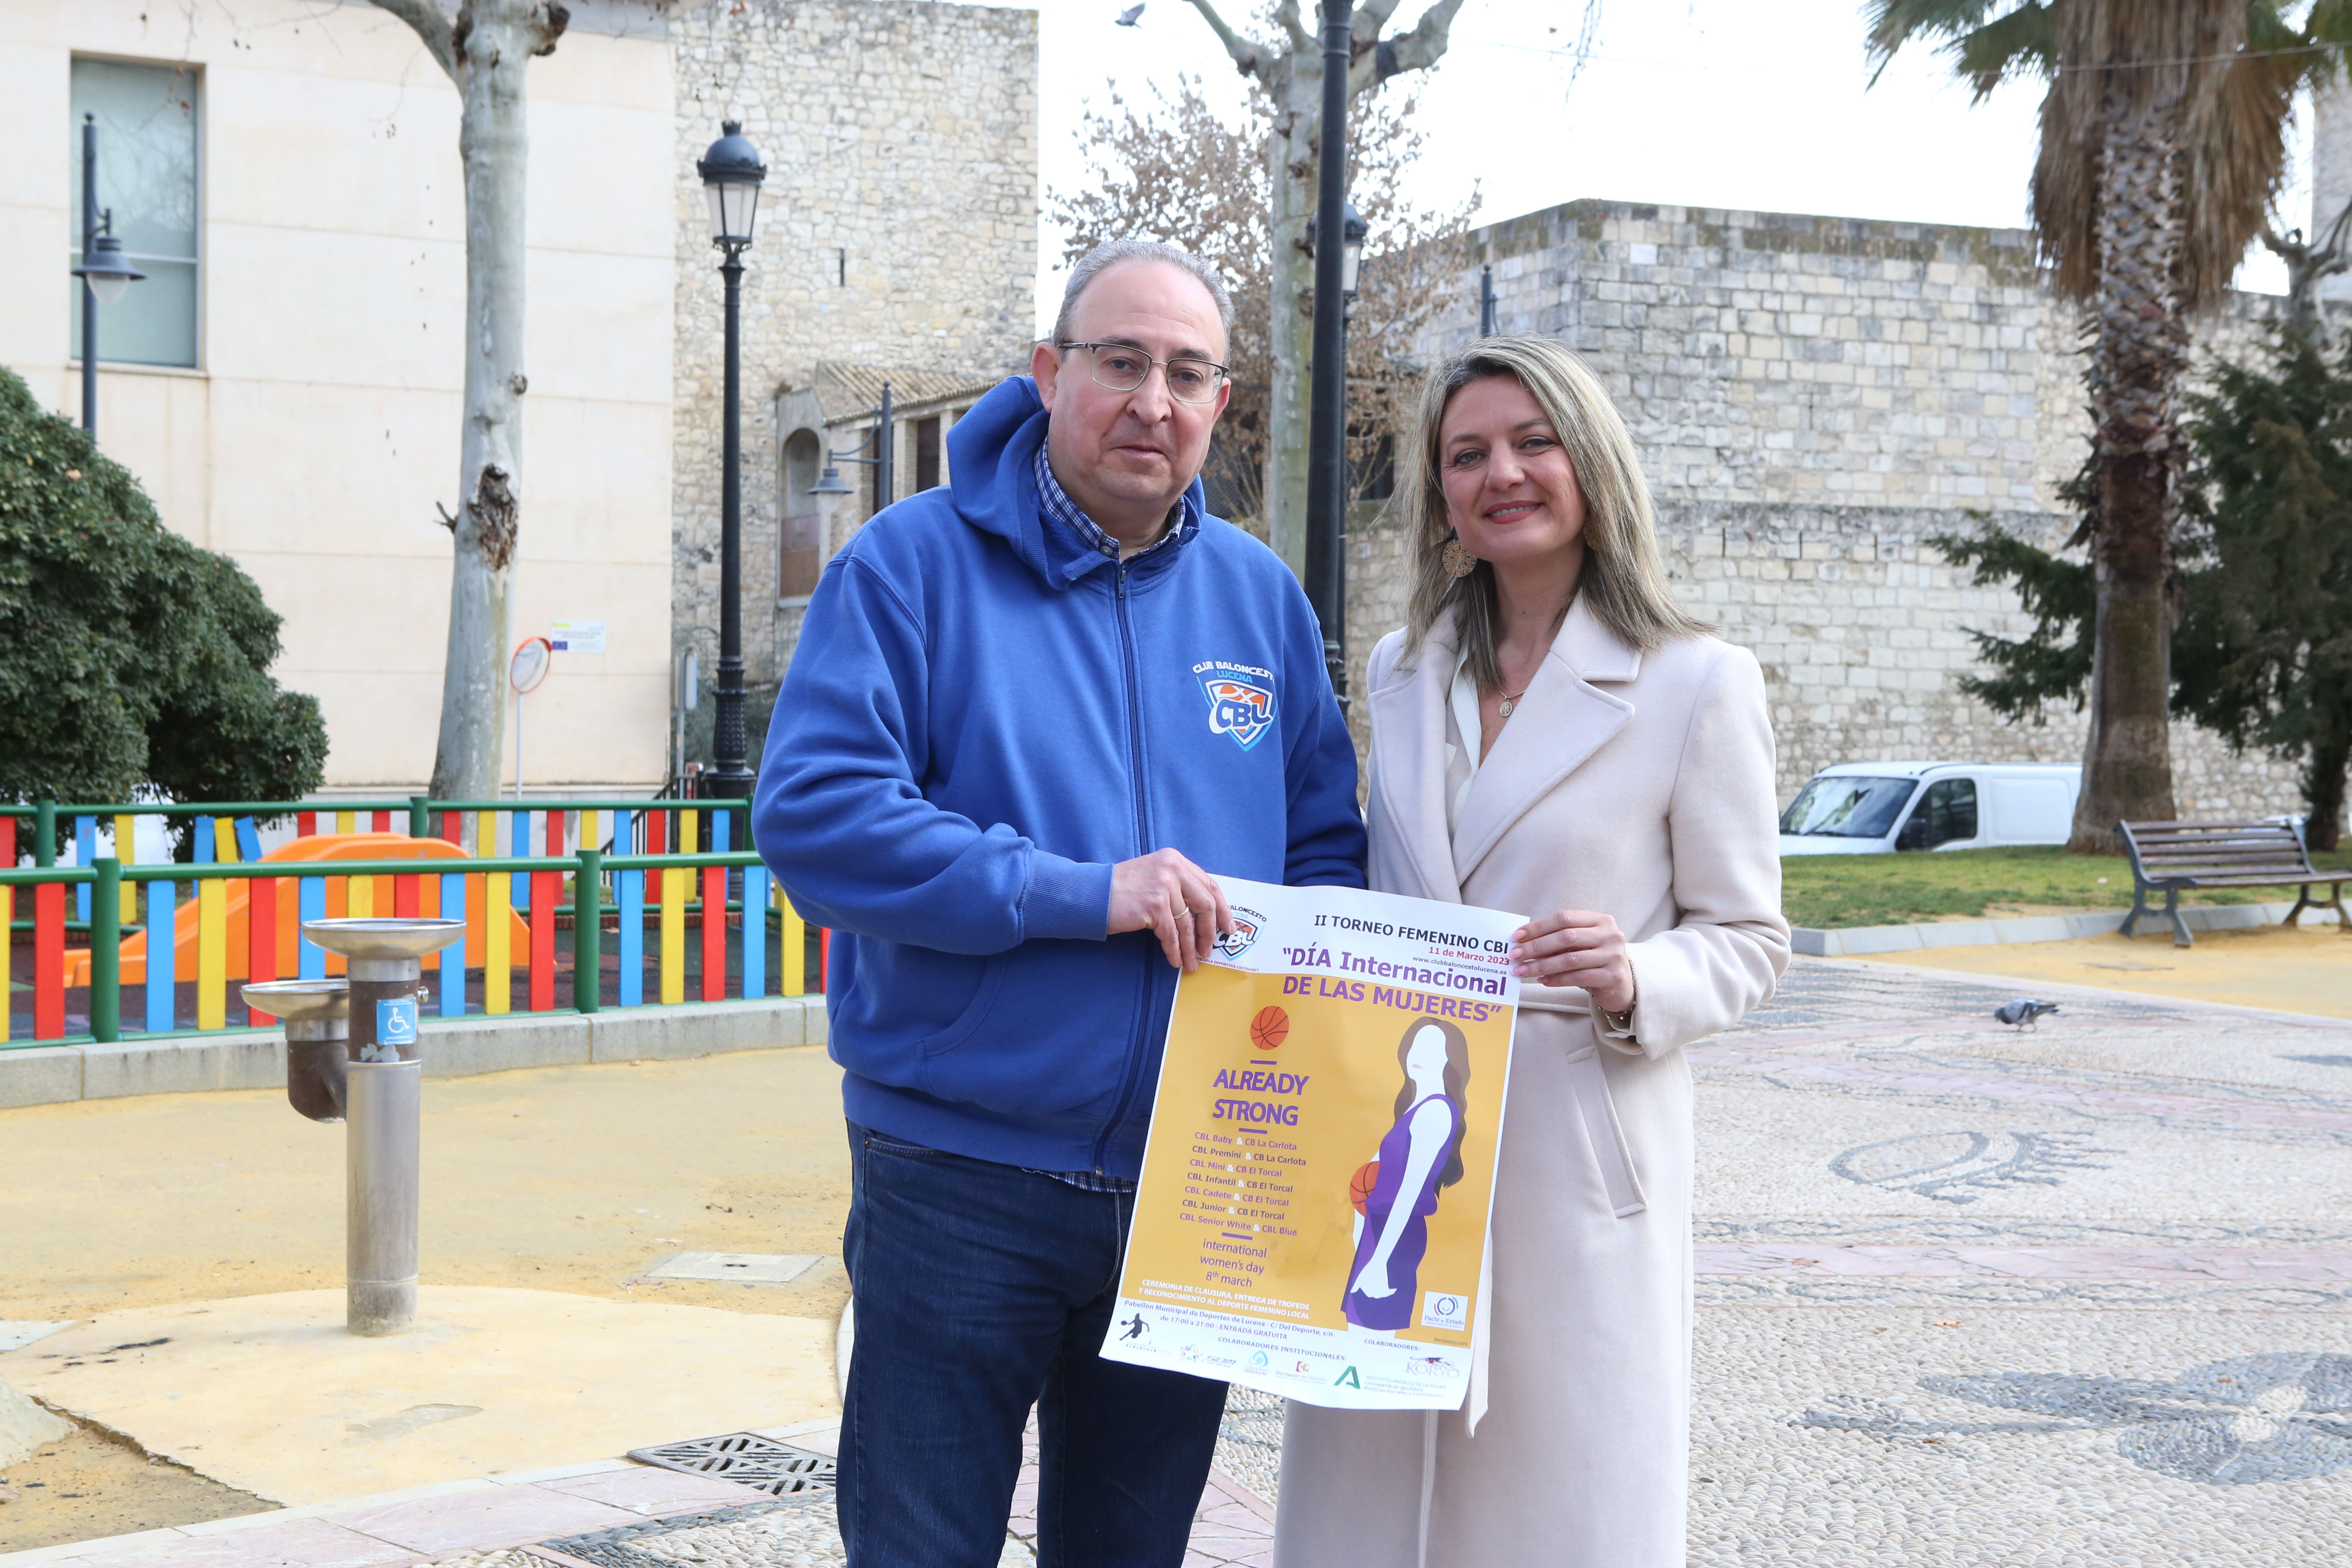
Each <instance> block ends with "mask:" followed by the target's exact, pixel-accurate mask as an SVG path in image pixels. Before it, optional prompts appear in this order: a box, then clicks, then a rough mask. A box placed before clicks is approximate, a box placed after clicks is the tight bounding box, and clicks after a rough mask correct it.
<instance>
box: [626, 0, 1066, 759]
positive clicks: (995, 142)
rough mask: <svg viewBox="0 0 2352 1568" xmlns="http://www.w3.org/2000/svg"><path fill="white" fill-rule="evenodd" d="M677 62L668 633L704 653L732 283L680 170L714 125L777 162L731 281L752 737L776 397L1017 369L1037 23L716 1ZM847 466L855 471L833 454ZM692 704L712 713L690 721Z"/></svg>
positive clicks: (1032, 179)
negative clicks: (885, 376) (863, 379)
mask: <svg viewBox="0 0 2352 1568" xmlns="http://www.w3.org/2000/svg"><path fill="white" fill-rule="evenodd" d="M670 38H671V42H672V47H673V48H674V50H675V58H676V62H677V133H676V134H677V141H676V147H675V149H674V153H673V163H674V164H675V166H676V167H677V170H678V171H679V183H678V186H677V361H676V364H677V401H676V405H675V412H676V426H675V458H674V461H675V474H676V479H675V489H674V496H675V499H674V501H673V507H672V514H673V536H674V541H675V549H676V567H675V572H674V574H673V583H674V587H673V614H674V630H673V637H674V640H675V642H676V644H677V647H678V648H679V649H680V650H683V649H684V648H685V647H688V646H689V645H691V646H694V647H698V648H699V649H700V651H701V666H702V672H703V680H704V683H705V685H706V686H708V684H709V681H710V680H711V679H712V678H713V676H714V675H715V673H716V670H717V666H718V635H719V633H718V628H719V483H720V466H719V446H720V438H721V432H720V423H721V422H720V410H721V400H722V394H723V383H722V375H723V374H724V361H723V359H722V357H721V356H722V345H723V331H724V315H723V295H722V293H721V289H720V283H719V277H718V275H717V270H716V268H717V265H718V260H719V255H718V252H717V251H715V250H714V249H712V248H711V245H710V231H709V216H708V211H707V206H706V203H705V198H704V195H703V192H702V189H701V186H700V183H699V182H698V180H697V179H696V178H695V175H694V163H695V161H696V160H697V159H698V158H699V157H700V156H701V155H702V153H703V152H704V150H705V149H707V148H708V147H709V144H710V143H711V142H713V141H715V140H716V139H717V138H718V136H719V120H720V119H721V118H722V117H725V118H735V119H740V120H741V121H742V122H743V133H744V135H746V136H747V137H749V138H750V139H751V142H752V143H753V144H754V145H755V146H757V147H758V148H759V149H760V152H761V156H762V157H764V158H765V159H766V161H767V164H768V171H769V172H768V178H767V183H766V185H765V187H764V188H763V191H762V194H761V204H760V219H759V226H758V229H757V231H756V243H755V244H754V245H753V246H752V247H751V250H750V251H749V252H748V253H747V254H746V256H745V258H744V260H745V264H746V268H747V270H746V273H745V276H744V279H743V598H742V604H743V641H744V658H745V663H746V666H747V673H748V679H749V682H750V684H751V687H752V689H753V694H754V695H753V700H752V702H751V705H750V708H749V710H747V717H748V718H750V719H751V724H752V729H753V732H754V734H755V736H756V735H757V734H758V733H760V732H761V731H763V730H764V727H765V723H766V719H767V709H768V706H769V704H770V702H772V699H773V693H774V689H775V683H776V681H777V680H778V679H780V677H781V673H782V667H783V662H784V660H785V659H787V658H789V657H790V653H791V648H792V646H793V640H794V639H795V637H797V634H798V630H799V621H800V614H801V612H800V609H799V607H798V606H797V605H780V604H779V603H778V602H777V574H778V564H779V563H778V558H777V550H778V528H779V523H780V521H781V519H782V515H783V514H782V501H783V500H784V498H783V497H782V495H781V494H780V490H781V486H782V442H783V440H784V438H785V437H787V436H789V435H790V432H789V431H782V430H780V429H779V428H778V427H777V410H778V408H779V407H780V406H789V405H792V404H793V403H794V402H795V400H793V399H792V398H791V397H790V396H789V395H790V394H793V393H794V392H797V391H805V390H807V389H809V388H810V387H811V386H812V385H813V384H814V383H815V380H816V376H817V370H816V367H817V364H818V363H819V362H820V361H835V362H846V363H861V364H876V365H887V366H894V367H905V368H908V369H913V370H929V371H942V372H953V373H956V374H960V375H966V376H970V375H972V374H994V373H999V372H1002V373H1003V374H1010V373H1011V372H1012V371H1013V370H1014V369H1016V368H1018V367H1019V366H1020V365H1021V364H1022V363H1024V362H1025V360H1026V357H1027V353H1028V347H1029V342H1030V329H1031V325H1032V323H1031V314H1032V311H1033V309H1034V306H1033V300H1034V289H1035V278H1036V267H1037V16H1036V13H1035V12H1034V11H1019V10H1007V9H997V8H992V7H983V6H977V5H934V4H907V3H898V0H887V3H886V0H793V3H786V0H721V3H714V4H709V5H701V6H699V7H698V8H696V9H693V10H690V11H687V12H685V13H684V14H683V15H680V16H677V17H676V18H675V19H674V20H673V21H672V22H671V24H670ZM844 472H845V473H847V474H849V475H850V476H851V478H852V479H853V481H854V479H855V478H856V472H857V470H856V469H855V468H845V469H844ZM697 717H700V718H705V719H706V720H707V717H708V715H707V713H698V715H697Z"/></svg>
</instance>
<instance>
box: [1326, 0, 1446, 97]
mask: <svg viewBox="0 0 2352 1568" xmlns="http://www.w3.org/2000/svg"><path fill="white" fill-rule="evenodd" d="M1461 9H1462V0H1437V4H1436V5H1432V6H1431V7H1430V8H1429V9H1428V10H1426V11H1424V12H1423V13H1422V16H1421V20H1420V21H1418V22H1416V23H1414V24H1413V28H1412V31H1411V32H1410V33H1405V34H1402V35H1401V36H1400V37H1396V38H1393V39H1391V40H1390V41H1389V42H1388V43H1386V44H1384V45H1382V46H1381V47H1378V48H1375V49H1368V50H1366V51H1365V52H1364V53H1362V54H1360V55H1359V56H1357V57H1356V63H1355V66H1354V68H1352V69H1350V70H1349V72H1348V90H1349V92H1351V93H1358V92H1369V91H1370V90H1371V89H1373V88H1376V87H1378V86H1380V84H1381V82H1383V81H1386V80H1387V79H1389V78H1390V77H1392V76H1402V75H1403V74H1404V73H1405V72H1407V71H1415V70H1427V69H1428V68H1430V67H1432V66H1433V65H1435V64H1436V63H1437V62H1438V60H1439V59H1440V58H1442V57H1443V56H1444V53H1445V45H1446V42H1447V37H1446V36H1447V34H1448V33H1449V32H1451V31H1452V29H1453V26H1454V13H1455V12H1456V11H1459V10H1461Z"/></svg>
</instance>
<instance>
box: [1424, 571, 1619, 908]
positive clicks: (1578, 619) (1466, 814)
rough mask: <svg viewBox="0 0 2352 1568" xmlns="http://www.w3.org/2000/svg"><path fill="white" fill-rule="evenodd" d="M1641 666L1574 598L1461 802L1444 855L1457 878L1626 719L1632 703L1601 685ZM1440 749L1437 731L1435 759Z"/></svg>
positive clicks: (1467, 874)
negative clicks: (1450, 847)
mask: <svg viewBox="0 0 2352 1568" xmlns="http://www.w3.org/2000/svg"><path fill="white" fill-rule="evenodd" d="M1641 669H1642V655H1641V650H1640V649H1638V648H1634V647H1629V646H1627V645H1626V644H1625V643H1623V642H1622V641H1620V640H1619V638H1618V637H1617V635H1616V634H1615V633H1614V632H1612V631H1611V630H1610V629H1609V628H1608V627H1607V626H1602V625H1601V622H1600V621H1598V620H1597V619H1595V618H1594V617H1593V615H1592V612H1591V610H1590V609H1588V608H1587V607H1586V605H1585V602H1584V600H1583V598H1582V597H1581V596H1579V597H1578V599H1577V601H1576V603H1575V604H1574V605H1571V606H1570V608H1569V612H1568V619H1567V621H1566V622H1564V623H1563V624H1562V625H1561V626H1560V628H1559V636H1558V637H1554V638H1553V639H1552V645H1551V651H1550V652H1549V653H1548V654H1546V655H1545V656H1544V661H1543V663H1542V665H1541V666H1540V667H1538V669H1537V671H1536V676H1535V679H1533V680H1532V681H1531V682H1529V683H1528V691H1527V695H1526V696H1525V697H1523V698H1521V699H1520V700H1519V703H1518V706H1517V711H1515V712H1514V713H1513V714H1512V715H1511V721H1510V722H1509V723H1508V724H1507V725H1505V726H1504V727H1503V732H1502V734H1500V735H1499V736H1497V737H1496V740H1495V745H1494V749H1493V750H1492V751H1489V752H1487V753H1486V762H1485V763H1484V764H1482V765H1481V766H1480V768H1479V769H1478V776H1477V777H1476V778H1475V780H1473V781H1472V782H1471V785H1470V793H1469V795H1468V796H1467V798H1465V800H1464V801H1463V803H1462V820H1461V821H1460V822H1459V823H1457V824H1456V825H1455V826H1454V853H1453V856H1452V860H1453V868H1454V874H1455V877H1456V878H1457V879H1458V881H1460V882H1467V881H1469V879H1470V878H1471V876H1472V875H1473V874H1474V873H1475V871H1476V870H1477V868H1478V863H1479V862H1480V861H1482V860H1484V859H1485V858H1486V856H1487V855H1488V854H1489V853H1490V852H1491V851H1492V850H1493V849H1494V847H1495V846H1496V844H1497V843H1498V842H1500V841H1501V839H1502V837H1503V835H1504V834H1506V833H1507V832H1509V831H1510V829H1511V827H1512V826H1513V825H1514V824H1516V823H1517V821H1518V820H1519V818H1520V817H1522V816H1526V815H1527V814H1528V810H1529V809H1531V808H1532V807H1533V806H1534V805H1535V804H1536V802H1538V800H1541V799H1542V798H1543V797H1544V795H1547V794H1549V792H1550V791H1551V790H1552V788H1553V787H1554V786H1556V785H1557V784H1559V781H1560V780H1562V779H1564V778H1566V777H1567V776H1568V775H1569V774H1570V773H1574V772H1575V771H1576V770H1577V769H1578V768H1579V767H1581V766H1582V765H1583V763H1584V762H1585V759H1586V758H1588V757H1590V756H1591V755H1592V753H1593V752H1597V751H1599V750H1600V749H1601V745H1602V743H1603V742H1606V741H1607V740H1608V739H1609V737H1611V736H1612V735H1614V734H1615V733H1616V732H1617V731H1618V730H1619V729H1621V728H1622V727H1623V725H1624V722H1625V721H1626V720H1628V719H1630V718H1632V717H1633V703H1631V702H1629V701H1627V700H1625V699H1624V698H1622V697H1620V696H1618V695H1617V694H1616V693H1614V692H1612V691H1603V690H1602V689H1601V686H1603V685H1620V684H1622V683H1624V682H1626V681H1630V680H1632V679H1633V678H1634V677H1635V676H1636V675H1638V674H1640V673H1641ZM1444 744H1445V742H1444V729H1443V727H1442V726H1441V728H1440V730H1439V731H1438V739H1437V742H1436V747H1435V750H1436V754H1437V755H1438V756H1440V757H1443V756H1444V754H1445V752H1444ZM1439 822H1440V825H1441V826H1442V825H1443V823H1444V817H1443V816H1440V818H1439Z"/></svg>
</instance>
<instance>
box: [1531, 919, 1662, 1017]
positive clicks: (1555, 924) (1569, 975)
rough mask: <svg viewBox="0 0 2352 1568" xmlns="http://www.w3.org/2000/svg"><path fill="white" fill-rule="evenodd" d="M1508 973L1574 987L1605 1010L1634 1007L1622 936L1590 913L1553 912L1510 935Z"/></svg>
mask: <svg viewBox="0 0 2352 1568" xmlns="http://www.w3.org/2000/svg"><path fill="white" fill-rule="evenodd" d="M1511 973H1514V974H1516V975H1517V976H1518V977H1519V978H1520V979H1522V980H1532V981H1534V982H1536V983H1537V984H1541V985H1578V986H1581V987H1583V988H1584V990H1586V991H1587V992H1590V993H1591V996H1592V1000H1593V1001H1594V1002H1596V1003H1598V1004H1600V1005H1601V1010H1602V1011H1603V1012H1609V1013H1622V1012H1623V1011H1624V1010H1625V1009H1626V1008H1628V1007H1631V1006H1632V1005H1633V961H1632V960H1631V959H1629V958H1627V957H1626V956H1625V933H1624V932H1623V931H1619V930H1618V929H1617V922H1616V921H1614V920H1613V919H1612V918H1611V917H1609V916H1608V915H1604V914H1601V913H1599V912H1598V911H1596V910H1554V911H1553V912H1552V913H1550V914H1548V915H1538V916H1537V917H1536V918H1535V919H1534V920H1531V921H1528V923H1527V924H1525V925H1523V926H1521V927H1520V928H1519V929H1518V930H1517V931H1513V932H1512V933H1511Z"/></svg>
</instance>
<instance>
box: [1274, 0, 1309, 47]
mask: <svg viewBox="0 0 2352 1568" xmlns="http://www.w3.org/2000/svg"><path fill="white" fill-rule="evenodd" d="M1274 21H1275V26H1278V27H1280V28H1281V29H1282V32H1283V36H1284V37H1286V38H1288V39H1289V40H1290V47H1292V48H1294V49H1312V48H1314V47H1316V44H1315V35H1314V34H1312V33H1310V32H1308V31H1307V22H1306V19H1305V18H1304V17H1302V16H1299V14H1298V0H1282V3H1281V4H1280V5H1276V7H1275V8H1274Z"/></svg>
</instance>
